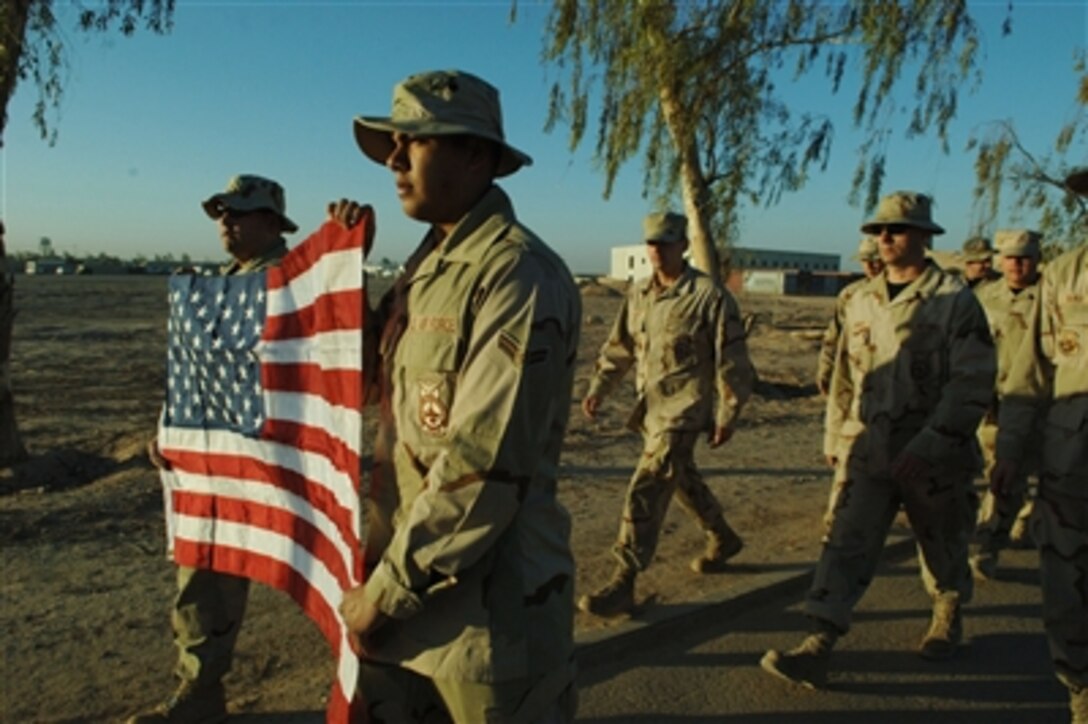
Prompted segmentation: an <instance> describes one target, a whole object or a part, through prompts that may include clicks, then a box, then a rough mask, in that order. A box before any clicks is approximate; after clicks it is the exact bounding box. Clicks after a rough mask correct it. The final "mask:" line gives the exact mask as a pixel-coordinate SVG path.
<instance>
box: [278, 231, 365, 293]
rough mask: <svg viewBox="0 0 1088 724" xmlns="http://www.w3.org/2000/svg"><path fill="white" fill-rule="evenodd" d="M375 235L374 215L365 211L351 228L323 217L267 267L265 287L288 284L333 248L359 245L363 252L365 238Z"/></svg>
mask: <svg viewBox="0 0 1088 724" xmlns="http://www.w3.org/2000/svg"><path fill="white" fill-rule="evenodd" d="M373 237H374V215H373V214H371V213H367V214H366V216H365V217H364V218H363V220H362V221H361V222H360V223H358V224H356V225H355V226H353V227H352V228H351V229H345V228H344V227H343V226H341V225H340V224H339V223H337V222H335V221H326V222H325V223H323V224H322V225H321V227H320V228H318V230H317V231H315V232H314V233H312V234H310V235H309V236H308V237H306V240H305V241H303V242H302V243H301V244H299V245H298V246H296V247H295V248H293V249H291V251H289V252H288V253H287V255H286V256H284V257H283V259H282V260H280V264H279V266H278V267H273V268H271V269H269V270H268V288H269V289H270V290H271V289H279V288H280V287H284V286H287V284H288V283H289V282H290V280H291V279H294V278H295V277H297V276H299V275H301V274H305V273H306V272H307V271H309V269H310V268H311V267H313V265H314V264H316V263H317V261H318V260H319V259H320V258H321V257H322V256H324V255H325V254H328V253H329V252H332V251H347V250H349V249H361V250H362V252H363V254H364V255H365V254H366V252H367V245H368V241H369V240H370V239H372V238H373Z"/></svg>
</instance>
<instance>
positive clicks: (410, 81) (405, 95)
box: [354, 70, 533, 176]
mask: <svg viewBox="0 0 1088 724" xmlns="http://www.w3.org/2000/svg"><path fill="white" fill-rule="evenodd" d="M354 129H355V141H356V143H358V144H359V148H360V149H362V151H363V153H364V154H366V156H367V157H368V158H369V159H370V160H372V161H374V162H376V163H381V164H384V163H385V160H386V159H387V158H389V153H390V152H391V151H392V150H393V139H392V134H393V133H394V132H400V133H407V134H410V135H418V136H458V135H468V136H477V137H479V138H486V139H488V140H489V141H494V142H495V143H497V144H499V146H500V148H501V149H502V155H501V157H500V158H499V165H498V168H496V170H495V175H496V176H508V175H509V174H512V173H514V172H515V171H517V170H518V169H519V168H521V167H522V166H528V165H530V164H531V163H532V162H533V159H531V158H529V156H528V155H527V154H525V153H522V152H521V151H519V150H517V149H516V148H514V147H513V146H511V145H510V144H508V143H507V142H506V137H505V136H504V135H503V131H502V108H501V106H500V103H499V91H498V90H497V89H496V88H495V87H494V86H493V85H491V84H490V83H488V82H487V81H485V80H483V79H482V78H478V77H476V76H474V75H472V74H471V73H466V72H464V71H461V70H436V71H428V72H426V73H417V74H415V75H412V76H409V77H408V78H407V79H405V80H403V81H401V82H400V83H398V84H397V85H396V87H395V88H393V109H392V111H391V113H390V115H389V116H388V117H378V116H356V118H355V124H354Z"/></svg>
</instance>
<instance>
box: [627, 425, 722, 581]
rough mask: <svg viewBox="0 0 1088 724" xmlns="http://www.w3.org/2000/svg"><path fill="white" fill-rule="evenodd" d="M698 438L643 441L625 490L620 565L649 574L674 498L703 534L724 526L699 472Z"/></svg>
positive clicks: (680, 435)
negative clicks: (696, 446) (666, 515)
mask: <svg viewBox="0 0 1088 724" xmlns="http://www.w3.org/2000/svg"><path fill="white" fill-rule="evenodd" d="M698 437H699V433H697V432H688V431H677V432H662V433H659V434H656V435H648V436H646V438H645V440H644V441H643V449H642V457H641V458H640V459H639V462H638V467H636V468H635V473H634V475H633V476H632V477H631V482H630V483H629V484H628V486H627V498H626V500H625V502H624V506H623V518H622V520H621V521H620V532H619V538H618V539H617V541H616V545H615V546H614V547H613V551H612V552H613V553H614V554H615V556H616V557H617V558H618V559H619V560H620V564H621V565H623V566H626V567H627V568H631V569H634V570H636V571H642V570H645V569H646V567H647V566H649V565H650V561H652V560H653V557H654V552H655V551H656V550H657V542H658V538H659V536H660V534H661V524H662V522H663V521H664V520H665V513H666V512H668V509H669V502H670V501H671V500H672V496H673V494H674V493H675V494H676V496H677V498H679V500H680V504H681V505H682V506H683V507H684V508H685V509H686V510H687V511H688V512H689V513H690V514H691V515H692V517H694V518H695V519H696V520H697V521H698V523H699V525H700V526H701V527H702V529H703V530H706V531H709V530H711V529H712V528H713V527H714V526H715V524H716V523H717V522H718V521H719V520H721V517H722V507H721V505H720V504H719V503H718V500H717V498H715V497H714V494H713V493H712V492H710V488H708V487H707V485H706V483H705V482H704V481H703V476H702V475H700V474H699V470H698V468H696V467H695V443H696V441H697V440H698Z"/></svg>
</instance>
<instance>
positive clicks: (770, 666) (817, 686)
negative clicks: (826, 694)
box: [759, 651, 827, 691]
mask: <svg viewBox="0 0 1088 724" xmlns="http://www.w3.org/2000/svg"><path fill="white" fill-rule="evenodd" d="M777 664H778V652H777V651H768V652H767V653H765V654H763V658H762V659H760V660H759V667H760V668H761V669H763V670H764V671H766V672H767V673H768V674H771V675H772V676H774V677H775V678H778V679H781V680H782V681H785V682H788V683H790V684H793V685H794V686H800V687H801V688H802V689H808V690H809V691H819V690H821V689H824V688H826V687H827V684H826V682H825V683H817V682H815V681H808V680H807V679H795V678H793V677H792V676H790V675H789V674H787V673H786V672H784V671H782V670H781V669H779V668H778V666H777Z"/></svg>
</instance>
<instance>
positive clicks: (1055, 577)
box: [997, 245, 1088, 690]
mask: <svg viewBox="0 0 1088 724" xmlns="http://www.w3.org/2000/svg"><path fill="white" fill-rule="evenodd" d="M1039 297H1040V304H1039V307H1038V309H1039V314H1038V315H1036V316H1034V317H1033V329H1032V330H1030V332H1029V336H1028V337H1027V343H1026V344H1025V346H1024V347H1022V348H1021V349H1020V351H1019V353H1018V354H1017V357H1016V362H1015V364H1014V365H1013V367H1012V368H1011V370H1010V371H1009V376H1008V379H1007V380H1006V384H1005V387H1004V398H1003V401H1002V405H1001V414H1000V419H999V426H998V448H997V452H998V458H999V459H1000V460H1010V461H1014V462H1022V461H1023V460H1024V457H1025V454H1026V450H1025V448H1026V446H1027V445H1028V442H1027V441H1028V440H1029V439H1030V433H1031V429H1032V425H1033V421H1034V418H1035V417H1036V415H1038V414H1040V413H1041V410H1042V409H1044V406H1045V404H1046V403H1047V402H1049V409H1048V410H1047V411H1046V412H1045V415H1046V418H1045V419H1046V422H1045V427H1044V442H1043V454H1042V458H1043V459H1042V472H1041V474H1040V476H1039V494H1038V497H1037V498H1036V501H1035V511H1034V512H1033V513H1032V519H1031V533H1032V536H1033V537H1034V539H1035V542H1036V545H1037V546H1038V547H1039V553H1040V565H1039V569H1040V576H1041V582H1042V590H1043V622H1044V624H1045V626H1046V632H1047V639H1048V641H1049V644H1050V655H1051V657H1052V659H1053V660H1054V668H1055V670H1056V672H1057V675H1058V678H1059V679H1060V680H1061V681H1062V682H1063V683H1064V684H1065V685H1066V686H1068V687H1070V689H1073V690H1083V689H1085V688H1088V245H1081V246H1079V247H1077V248H1076V249H1073V250H1072V251H1069V252H1066V253H1065V254H1063V255H1062V256H1061V257H1059V258H1058V259H1056V260H1055V261H1053V262H1051V263H1050V264H1048V265H1047V267H1046V273H1045V275H1044V276H1043V281H1042V284H1041V285H1040V294H1039ZM1050 372H1052V375H1053V378H1052V380H1051V379H1048V373H1050Z"/></svg>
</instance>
